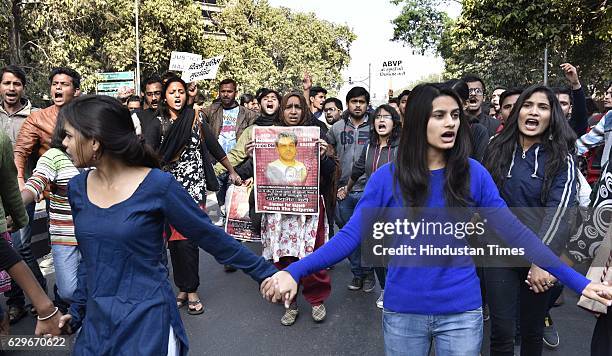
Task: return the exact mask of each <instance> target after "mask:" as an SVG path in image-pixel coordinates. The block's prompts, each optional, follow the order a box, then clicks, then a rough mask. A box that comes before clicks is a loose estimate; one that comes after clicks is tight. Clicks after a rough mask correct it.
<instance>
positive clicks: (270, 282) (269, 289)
mask: <svg viewBox="0 0 612 356" xmlns="http://www.w3.org/2000/svg"><path fill="white" fill-rule="evenodd" d="M275 288H276V283H275V281H274V279H273V278H272V277H268V278H266V279H264V281H263V282H261V285H260V286H259V291H260V292H261V296H262V297H263V298H264V299H265V300H267V301H268V302H271V301H272V297H274V289H275Z"/></svg>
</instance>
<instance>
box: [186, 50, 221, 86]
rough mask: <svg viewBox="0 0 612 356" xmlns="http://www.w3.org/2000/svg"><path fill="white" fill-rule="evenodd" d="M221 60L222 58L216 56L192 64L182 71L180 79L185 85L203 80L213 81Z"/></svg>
mask: <svg viewBox="0 0 612 356" xmlns="http://www.w3.org/2000/svg"><path fill="white" fill-rule="evenodd" d="M222 60H223V56H217V57H213V58H206V59H203V60H200V61H196V62H193V63H191V64H190V65H189V67H187V69H185V70H184V71H183V76H182V77H181V78H182V79H183V80H184V81H185V83H192V82H195V81H198V80H205V79H215V78H216V77H217V71H218V70H219V66H220V65H221V61H222Z"/></svg>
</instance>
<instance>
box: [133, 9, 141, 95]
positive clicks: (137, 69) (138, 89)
mask: <svg viewBox="0 0 612 356" xmlns="http://www.w3.org/2000/svg"><path fill="white" fill-rule="evenodd" d="M134 8H135V10H134V11H135V15H136V95H139V96H140V33H139V30H138V0H134Z"/></svg>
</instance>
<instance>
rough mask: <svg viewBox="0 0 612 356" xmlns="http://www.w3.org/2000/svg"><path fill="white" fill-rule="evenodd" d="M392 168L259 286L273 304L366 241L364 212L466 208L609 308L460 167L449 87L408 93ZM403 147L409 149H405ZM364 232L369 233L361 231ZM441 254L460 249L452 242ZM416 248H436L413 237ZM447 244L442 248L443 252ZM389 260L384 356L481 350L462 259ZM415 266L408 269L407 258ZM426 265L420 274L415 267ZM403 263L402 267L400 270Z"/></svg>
mask: <svg viewBox="0 0 612 356" xmlns="http://www.w3.org/2000/svg"><path fill="white" fill-rule="evenodd" d="M405 115H406V117H405V120H404V123H405V125H404V127H403V129H402V136H401V139H400V147H404V149H401V150H400V152H399V155H398V159H397V161H396V163H395V164H393V163H392V164H389V165H386V166H383V167H381V168H380V169H378V170H377V171H376V172H374V174H373V175H372V177H371V178H370V180H369V181H368V183H367V186H366V188H365V192H364V195H363V197H362V198H361V200H360V201H359V203H358V205H357V208H356V209H355V213H354V214H353V216H352V217H351V219H350V220H349V222H348V224H347V225H345V226H344V228H343V229H342V230H340V231H339V232H338V233H337V234H336V236H335V237H334V238H333V239H332V240H330V241H329V242H328V243H327V244H325V245H323V246H322V247H321V248H320V249H319V250H317V251H315V252H314V253H313V254H311V255H309V256H308V257H306V258H304V259H302V260H300V261H298V262H296V263H294V264H292V265H291V266H289V267H288V268H287V269H285V270H284V271H282V272H279V273H277V274H276V275H275V276H274V278H272V279H271V280H269V281H268V282H266V283H264V284H263V285H262V288H261V290H262V294H263V295H264V297H266V298H268V299H269V300H272V301H277V300H280V299H281V298H282V299H283V300H289V299H291V298H292V297H293V296H294V295H295V293H296V291H297V283H296V281H298V280H299V279H300V278H301V277H303V276H304V275H307V274H309V273H311V272H312V271H316V270H320V269H321V268H325V267H327V266H330V265H333V264H335V263H337V262H339V261H341V260H342V259H343V258H345V257H346V256H348V255H349V254H350V253H351V252H352V250H353V249H354V248H355V247H356V246H358V245H359V242H360V238H361V237H362V236H364V238H367V235H370V236H372V230H371V229H369V230H366V229H364V225H365V224H364V223H363V222H364V221H368V219H370V220H371V218H369V217H368V215H369V213H370V212H371V211H372V209H376V208H378V209H380V208H400V209H401V208H404V207H408V208H409V209H408V210H415V209H414V207H426V208H430V209H431V208H433V209H436V210H438V211H441V212H444V208H449V207H464V208H465V207H467V208H477V207H482V208H486V209H478V210H479V212H480V214H481V215H482V216H483V218H484V219H486V220H487V221H488V226H490V227H491V228H493V229H494V230H495V231H496V232H497V233H499V235H500V236H501V237H502V238H503V239H504V240H505V241H506V242H508V243H509V244H510V245H512V246H515V247H517V250H520V249H519V248H522V251H524V254H525V256H526V258H527V259H528V260H529V261H532V262H534V263H536V264H537V265H538V266H542V267H543V268H545V269H546V270H548V271H549V272H551V273H552V274H554V275H555V276H557V278H559V279H560V280H561V281H562V282H563V283H564V284H565V285H567V286H568V287H570V288H572V289H573V290H575V291H576V292H578V293H582V294H583V295H585V296H587V297H589V298H593V299H596V300H599V301H601V302H603V303H606V304H608V305H609V304H610V303H611V302H610V301H609V299H612V287H609V286H604V285H599V284H595V283H590V281H589V280H588V279H586V278H584V276H582V275H580V274H579V273H577V272H575V271H574V270H572V269H571V268H569V267H567V266H566V265H564V264H563V263H562V262H561V261H559V259H558V258H557V257H556V256H555V255H554V254H553V253H552V252H551V251H550V250H549V249H548V248H546V247H545V246H544V245H543V244H542V242H541V241H540V239H539V238H537V236H536V235H535V234H534V233H533V232H532V231H531V230H529V229H528V228H527V227H525V226H524V225H523V224H521V223H520V221H519V220H517V218H516V217H514V215H512V214H511V213H510V212H509V211H508V210H507V207H506V204H505V202H504V201H503V200H502V199H501V198H500V196H499V192H498V191H497V187H496V186H495V183H494V182H493V180H492V179H491V176H490V175H489V173H488V172H487V171H486V170H485V169H484V167H482V166H481V165H480V164H479V163H478V162H476V161H474V160H472V159H469V158H468V157H469V155H470V151H471V144H470V139H469V125H468V123H467V122H466V120H465V118H464V116H463V113H462V111H461V101H460V99H459V98H458V97H457V95H456V94H455V93H454V92H453V91H451V90H448V89H440V88H439V87H438V86H435V85H431V84H424V85H420V86H417V87H416V88H415V89H414V91H413V92H412V93H411V95H410V97H409V99H408V104H407V109H406V113H405ZM408 142H410V143H411V144H410V145H408V144H407V143H408ZM370 228H371V227H370ZM455 240H456V241H452V242H449V246H447V247H453V248H457V247H458V246H459V245H460V244H463V246H464V247H465V245H466V243H465V241H464V240H460V239H455ZM412 241H415V243H416V244H422V245H425V244H426V243H427V244H436V243H437V244H439V242H438V241H443V240H441V239H440V240H438V239H437V237H434V238H432V239H429V238H427V239H424V238H415V239H413V240H412ZM451 243H452V244H453V246H450V244H451ZM422 257H423V258H421V259H420V260H419V258H418V257H416V256H415V257H412V256H395V260H396V261H392V262H391V263H390V264H389V269H388V274H387V281H386V288H385V300H384V306H385V309H384V314H383V332H384V338H385V352H386V353H387V354H388V355H417V356H418V355H427V354H428V352H429V348H430V346H431V342H432V340H435V348H436V355H440V356H445V355H478V354H479V352H480V348H481V342H482V309H481V303H482V301H481V297H480V285H479V281H478V277H477V276H476V272H475V268H474V265H473V263H472V262H471V257H470V256H466V255H449V256H443V257H442V260H445V263H444V264H443V265H442V264H437V262H436V261H434V260H440V258H439V257H438V258H435V257H432V256H427V255H426V254H425V256H422ZM413 259H414V260H415V261H417V263H412V262H411V261H412V260H413ZM430 261H433V263H429V266H426V267H423V266H419V264H420V263H428V262H430ZM402 265H403V266H402Z"/></svg>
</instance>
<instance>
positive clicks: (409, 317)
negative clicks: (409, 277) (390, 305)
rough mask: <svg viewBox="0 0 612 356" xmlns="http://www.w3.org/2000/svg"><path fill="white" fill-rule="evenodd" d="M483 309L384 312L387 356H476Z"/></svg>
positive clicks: (480, 342)
mask: <svg viewBox="0 0 612 356" xmlns="http://www.w3.org/2000/svg"><path fill="white" fill-rule="evenodd" d="M482 333H483V331H482V308H478V309H474V310H470V311H466V312H463V313H459V314H445V315H421V314H407V313H396V312H392V311H390V310H387V309H385V310H384V311H383V334H384V338H385V355H386V356H404V355H405V356H427V355H428V354H429V350H430V348H431V342H432V341H434V344H435V350H436V356H478V355H479V353H480V347H481V344H482Z"/></svg>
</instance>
